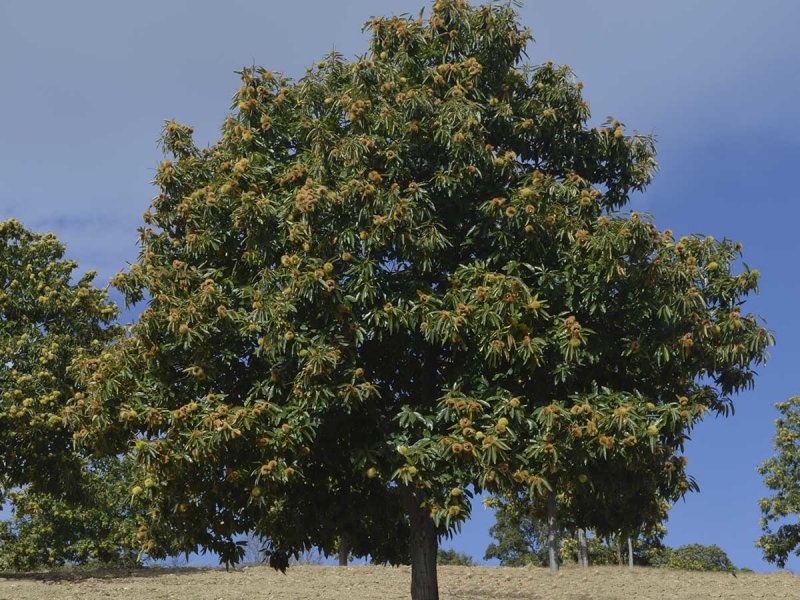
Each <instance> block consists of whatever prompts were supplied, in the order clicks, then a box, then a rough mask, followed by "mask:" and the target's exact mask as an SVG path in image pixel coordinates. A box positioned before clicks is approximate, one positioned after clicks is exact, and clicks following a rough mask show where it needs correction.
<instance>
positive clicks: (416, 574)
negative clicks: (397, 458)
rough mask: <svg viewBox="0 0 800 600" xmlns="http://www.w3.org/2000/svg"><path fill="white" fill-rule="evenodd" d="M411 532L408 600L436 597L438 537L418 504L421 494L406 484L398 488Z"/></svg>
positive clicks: (428, 517)
mask: <svg viewBox="0 0 800 600" xmlns="http://www.w3.org/2000/svg"><path fill="white" fill-rule="evenodd" d="M401 493H402V494H403V502H404V504H405V509H406V513H407V515H408V521H409V525H410V527H411V535H410V539H409V550H410V552H411V600H439V582H438V578H437V574H436V552H437V550H438V547H439V539H438V536H437V534H436V526H435V525H434V523H433V519H431V516H430V514H429V513H428V511H426V510H425V508H424V507H423V506H421V505H422V501H423V497H422V494H421V493H419V492H417V491H416V490H414V489H413V488H411V487H409V486H405V487H404V489H403V490H402V491H401Z"/></svg>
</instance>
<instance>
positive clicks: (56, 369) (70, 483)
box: [0, 219, 119, 500]
mask: <svg viewBox="0 0 800 600" xmlns="http://www.w3.org/2000/svg"><path fill="white" fill-rule="evenodd" d="M75 267H76V264H75V262H74V261H70V260H65V259H64V247H63V246H62V245H61V244H60V243H59V242H58V240H57V239H56V238H55V236H54V235H52V234H45V235H41V234H35V233H32V232H30V231H28V230H27V229H25V228H24V227H23V226H22V225H21V224H20V223H19V222H18V221H15V220H13V219H11V220H8V221H4V222H0V500H2V497H3V493H4V492H7V491H8V490H10V489H12V488H14V487H16V486H21V485H26V484H33V485H34V487H35V488H36V489H37V490H39V491H50V492H55V493H64V492H68V491H69V488H70V487H74V485H75V484H76V483H77V481H78V480H79V479H80V477H79V474H80V471H81V462H80V459H79V458H78V456H77V455H76V454H75V453H74V452H73V448H72V445H73V444H72V434H71V433H70V431H68V430H67V428H66V427H65V423H64V419H63V416H62V409H63V408H64V407H65V406H67V404H69V403H74V404H75V405H76V406H81V407H82V406H83V403H84V391H83V388H82V387H81V386H80V385H79V384H78V383H77V381H76V376H77V371H76V370H75V369H74V363H75V362H76V361H84V360H90V361H91V360H94V359H96V358H97V357H99V355H100V354H101V353H102V352H103V349H104V346H105V343H106V342H107V341H108V340H110V339H112V338H114V337H116V336H117V335H118V334H119V330H118V328H116V327H113V326H111V325H110V324H111V323H112V322H113V321H114V320H115V319H116V318H117V316H118V310H117V307H116V306H114V305H113V304H112V303H110V302H109V300H108V295H107V293H106V292H105V291H104V290H100V289H97V288H95V287H94V286H93V285H92V281H93V279H94V277H95V273H93V272H89V273H87V274H85V275H84V276H82V277H80V278H78V279H74V277H75V275H74V270H75Z"/></svg>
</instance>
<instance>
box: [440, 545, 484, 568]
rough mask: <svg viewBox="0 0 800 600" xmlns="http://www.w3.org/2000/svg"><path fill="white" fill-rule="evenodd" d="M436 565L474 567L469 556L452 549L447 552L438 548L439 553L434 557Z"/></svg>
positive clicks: (473, 562)
mask: <svg viewBox="0 0 800 600" xmlns="http://www.w3.org/2000/svg"><path fill="white" fill-rule="evenodd" d="M436 564H438V565H451V566H456V567H474V566H475V561H474V560H472V557H471V556H470V555H469V554H464V553H463V552H458V551H457V550H454V549H453V548H450V549H447V550H445V549H444V548H439V551H438V553H437V555H436Z"/></svg>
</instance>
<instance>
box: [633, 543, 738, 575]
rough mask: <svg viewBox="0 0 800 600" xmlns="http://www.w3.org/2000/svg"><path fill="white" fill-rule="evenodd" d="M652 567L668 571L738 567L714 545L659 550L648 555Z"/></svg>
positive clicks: (733, 568) (722, 569) (692, 545)
mask: <svg viewBox="0 0 800 600" xmlns="http://www.w3.org/2000/svg"><path fill="white" fill-rule="evenodd" d="M647 559H648V562H649V563H650V565H651V566H654V567H664V568H667V569H684V570H686V571H729V572H733V571H735V570H736V567H735V566H734V564H733V563H732V562H731V560H730V559H729V558H728V555H727V554H726V553H725V551H724V550H723V549H722V548H720V547H719V546H717V545H716V544H712V545H711V546H704V545H703V544H687V545H685V546H679V547H678V548H669V547H664V548H657V549H653V550H652V551H650V552H648V553H647Z"/></svg>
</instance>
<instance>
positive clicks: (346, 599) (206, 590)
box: [0, 566, 800, 600]
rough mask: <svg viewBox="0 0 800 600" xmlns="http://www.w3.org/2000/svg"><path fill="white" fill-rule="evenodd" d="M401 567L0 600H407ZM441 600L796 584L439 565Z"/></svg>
mask: <svg viewBox="0 0 800 600" xmlns="http://www.w3.org/2000/svg"><path fill="white" fill-rule="evenodd" d="M409 577H410V571H409V569H408V568H407V567H400V568H389V567H344V568H342V567H318V566H299V567H292V568H291V569H290V570H289V571H288V573H287V574H286V575H282V574H280V573H276V572H274V571H272V570H271V569H269V568H267V567H247V568H244V569H240V570H237V571H231V572H225V571H222V570H213V569H208V570H201V569H181V570H150V571H141V572H134V573H132V574H131V573H127V572H123V573H109V572H92V573H85V574H78V573H75V574H71V575H69V576H64V575H59V576H55V575H39V576H30V575H27V576H18V577H15V576H5V577H4V576H2V575H0V600H100V599H106V598H111V599H115V600H116V599H120V600H128V599H130V600H168V599H169V600H240V599H241V600H244V599H247V600H256V599H258V600H260V599H264V598H268V599H278V598H280V599H281V600H301V599H304V600H305V599H308V600H395V599H396V600H404V599H407V598H408V587H409ZM440 587H441V597H442V600H456V599H458V600H462V599H463V600H471V599H475V600H478V599H480V600H512V599H513V600H528V599H531V600H533V599H542V600H544V599H547V600H590V599H591V600H595V599H597V600H611V599H613V600H617V599H631V600H661V599H669V600H688V599H692V600H694V599H705V598H735V599H741V600H751V599H755V598H770V599H773V598H774V599H776V600H778V599H780V600H791V599H798V600H800V578H798V577H796V576H794V575H792V574H790V573H786V572H783V573H771V574H756V573H742V574H739V575H738V576H737V577H733V576H732V575H729V574H725V573H695V572H687V571H670V570H664V569H645V568H636V569H633V570H629V569H627V568H618V567H595V568H590V569H588V570H581V569H577V568H566V569H562V571H561V573H560V574H559V575H557V576H552V575H550V573H549V572H548V571H547V570H545V569H540V568H518V569H512V568H502V567H470V568H467V567H440Z"/></svg>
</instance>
